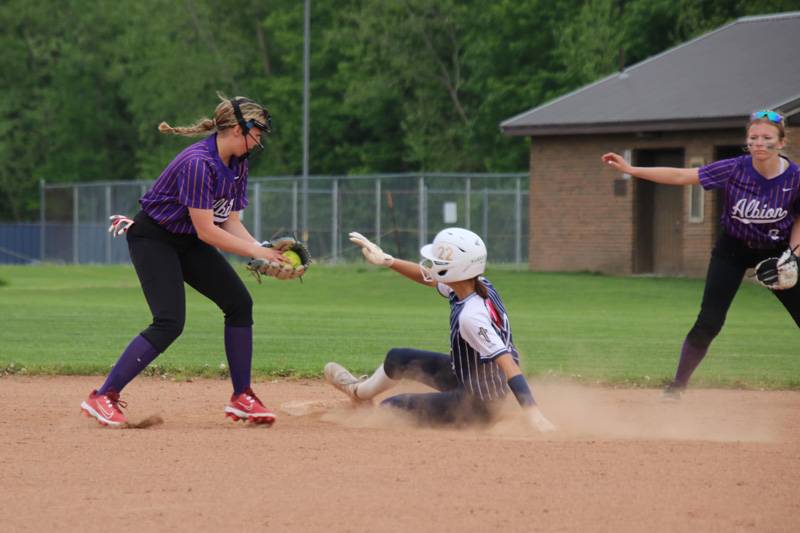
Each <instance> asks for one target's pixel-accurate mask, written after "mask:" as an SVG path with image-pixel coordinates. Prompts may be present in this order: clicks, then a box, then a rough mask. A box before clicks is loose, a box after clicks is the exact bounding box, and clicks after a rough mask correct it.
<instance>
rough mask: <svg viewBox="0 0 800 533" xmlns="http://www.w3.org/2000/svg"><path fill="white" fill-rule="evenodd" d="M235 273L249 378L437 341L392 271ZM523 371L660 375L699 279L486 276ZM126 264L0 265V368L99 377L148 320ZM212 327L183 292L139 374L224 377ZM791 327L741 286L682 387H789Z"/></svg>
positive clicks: (377, 356) (794, 369)
mask: <svg viewBox="0 0 800 533" xmlns="http://www.w3.org/2000/svg"><path fill="white" fill-rule="evenodd" d="M243 276H245V278H244V279H245V283H246V284H247V285H248V287H249V289H250V291H251V294H252V295H253V299H254V300H255V327H254V333H255V339H254V346H255V354H254V361H253V368H254V373H255V374H256V375H257V376H260V377H264V376H318V375H320V373H321V370H322V367H323V365H324V364H325V362H327V361H329V360H336V361H339V362H341V363H343V364H345V365H346V366H349V367H351V368H352V369H353V370H354V371H357V372H368V371H371V370H373V369H374V368H375V366H376V365H378V364H379V363H380V362H381V360H382V358H383V355H384V354H385V352H386V350H387V349H388V348H390V347H393V346H410V347H417V348H422V349H429V350H436V351H444V352H446V351H447V350H448V314H449V307H448V305H447V302H446V300H444V299H443V298H440V297H438V296H437V295H436V293H435V291H433V290H428V289H426V288H425V287H423V286H421V285H416V284H414V283H411V282H409V281H407V280H405V279H404V278H401V277H400V276H398V275H397V274H395V273H393V272H390V271H387V270H383V269H375V268H372V267H363V266H354V265H346V266H324V265H315V266H314V268H313V269H312V270H311V271H310V272H309V274H308V275H306V277H305V280H304V283H299V282H278V281H275V280H271V279H267V280H266V281H265V282H264V284H263V285H261V286H259V285H257V284H256V282H255V280H253V279H252V278H250V277H246V275H245V274H244V273H243ZM488 276H489V277H490V278H491V279H492V281H493V282H494V283H495V285H496V286H497V287H498V289H499V290H500V291H501V294H502V295H503V297H504V300H505V303H506V306H507V308H508V311H509V315H510V318H511V324H512V326H513V330H514V338H515V341H516V343H517V345H518V346H519V348H520V350H521V352H522V357H523V367H524V370H525V371H526V373H528V374H529V375H534V376H535V375H548V374H553V375H556V376H562V377H568V378H571V379H575V380H579V381H588V382H602V383H611V384H625V385H631V386H634V385H636V386H659V385H661V384H662V383H664V382H665V381H666V380H668V379H669V378H671V376H672V374H673V372H674V369H675V364H676V362H677V357H678V350H679V348H680V345H681V342H682V341H683V338H684V336H685V334H686V332H687V331H688V329H689V327H690V326H691V324H692V322H693V320H694V318H695V316H696V315H697V311H698V308H699V302H700V297H701V294H702V289H703V283H702V281H701V280H689V279H662V278H621V277H609V276H599V275H592V274H541V273H530V272H520V271H513V270H507V269H503V268H495V269H494V270H490V271H489V272H488ZM149 318H150V316H149V311H148V309H147V306H146V304H145V301H144V297H143V296H142V293H141V290H140V288H139V285H138V281H137V279H136V275H135V273H134V271H133V269H132V268H131V267H127V266H113V267H105V266H54V265H45V266H27V267H15V266H3V267H0V321H2V325H1V326H0V372H5V373H28V374H34V373H47V374H52V373H58V374H104V373H106V372H107V371H108V369H109V368H110V366H111V365H112V364H113V363H114V361H115V360H116V358H117V356H118V355H119V353H120V352H121V350H122V349H123V348H124V347H125V345H126V344H127V342H128V341H129V340H130V338H131V337H132V336H133V335H135V334H136V333H137V332H139V331H141V330H142V329H144V327H146V325H147V324H148V323H149ZM222 332H223V322H222V316H221V313H220V311H219V310H218V309H217V308H216V306H214V304H212V303H211V302H209V301H208V300H206V299H205V298H203V297H202V296H200V295H199V294H197V293H196V292H194V291H193V290H192V289H187V323H186V328H185V331H184V334H183V335H182V336H181V338H179V339H178V341H177V342H176V343H175V344H174V345H173V346H172V347H170V349H169V350H168V351H167V352H166V353H165V354H163V355H161V356H160V357H159V358H158V359H157V360H156V361H155V364H154V366H153V368H152V369H150V371H151V372H154V373H157V374H162V375H163V374H166V375H171V376H178V377H183V376H193V375H206V376H213V375H224V374H225V371H224V370H223V369H221V368H220V365H221V363H224V362H225V354H224V348H223V336H222ZM797 340H798V329H797V327H796V326H795V324H794V322H793V321H792V320H791V318H790V317H789V315H788V313H786V311H785V310H784V309H783V307H782V306H781V305H780V303H779V302H778V301H777V300H776V299H775V298H774V297H773V296H772V295H771V294H770V293H769V292H768V291H766V290H764V289H763V288H760V287H757V286H755V285H753V284H750V283H745V284H744V286H743V287H742V289H741V290H740V291H739V294H738V295H737V297H736V300H735V301H734V304H733V307H732V309H731V311H730V313H729V316H728V322H727V325H726V327H725V329H724V330H723V332H722V333H721V334H720V336H719V337H718V338H717V340H716V341H715V342H714V344H713V345H712V347H711V350H710V352H709V355H708V357H707V358H706V360H705V361H704V363H703V365H701V367H700V369H699V370H698V371H697V373H696V374H695V379H694V383H695V384H696V385H706V386H728V387H730V386H739V387H765V388H787V389H788V388H793V389H797V388H800V356H798V349H797Z"/></svg>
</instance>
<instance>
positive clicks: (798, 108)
mask: <svg viewBox="0 0 800 533" xmlns="http://www.w3.org/2000/svg"><path fill="white" fill-rule="evenodd" d="M765 108H768V109H776V110H780V111H782V112H783V113H784V114H786V115H787V116H791V115H794V114H796V113H798V112H800V11H797V12H792V13H783V14H779V15H768V16H759V17H745V18H741V19H738V20H737V21H735V22H732V23H730V24H728V25H726V26H722V27H721V28H718V29H717V30H714V31H712V32H710V33H707V34H705V35H702V36H700V37H698V38H696V39H693V40H691V41H689V42H686V43H684V44H682V45H680V46H677V47H675V48H672V49H670V50H667V51H666V52H663V53H661V54H659V55H656V56H653V57H651V58H649V59H646V60H645V61H642V62H641V63H637V64H635V65H632V66H630V67H628V68H626V69H625V70H624V71H622V72H617V73H614V74H612V75H611V76H608V77H607V78H604V79H602V80H600V81H598V82H595V83H593V84H591V85H587V86H585V87H582V88H581V89H578V90H577V91H574V92H572V93H569V94H567V95H564V96H562V97H560V98H557V99H556V100H553V101H551V102H548V103H546V104H544V105H541V106H539V107H536V108H533V109H531V110H529V111H526V112H524V113H522V114H519V115H517V116H515V117H512V118H509V119H507V120H505V121H503V122H502V123H501V124H500V129H501V130H502V131H503V132H504V133H505V134H507V135H533V136H542V135H561V134H575V133H608V132H630V131H654V130H670V129H672V130H674V129H705V128H728V127H739V126H741V125H742V123H743V121H744V120H746V118H747V116H748V114H749V113H750V112H751V111H755V110H758V109H765ZM798 118H800V115H798ZM792 122H793V121H792Z"/></svg>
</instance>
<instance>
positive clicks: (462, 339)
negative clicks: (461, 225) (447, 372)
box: [437, 277, 519, 400]
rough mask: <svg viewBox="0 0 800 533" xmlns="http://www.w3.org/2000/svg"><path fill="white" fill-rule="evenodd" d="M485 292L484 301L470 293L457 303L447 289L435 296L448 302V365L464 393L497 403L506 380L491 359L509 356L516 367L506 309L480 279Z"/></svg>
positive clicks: (439, 288) (483, 279)
mask: <svg viewBox="0 0 800 533" xmlns="http://www.w3.org/2000/svg"><path fill="white" fill-rule="evenodd" d="M480 279H481V281H482V282H483V284H484V285H485V286H486V288H487V289H488V292H489V296H488V298H486V299H485V300H484V299H483V298H481V297H480V296H478V295H477V294H476V293H472V294H470V295H469V296H467V297H466V298H465V299H464V300H459V299H458V298H457V297H456V294H455V293H454V292H453V289H451V288H450V287H449V286H447V285H445V284H444V283H439V284H438V286H437V289H438V290H439V293H440V294H441V295H442V296H444V297H446V298H448V299H449V300H450V364H451V365H452V367H453V372H454V373H455V375H456V379H458V382H459V383H460V384H461V385H462V386H463V387H464V389H465V390H466V391H467V392H468V393H470V394H473V395H475V396H478V397H479V398H480V399H481V400H497V399H500V398H503V397H504V396H505V395H506V393H507V392H508V386H507V384H506V376H505V374H504V373H503V371H502V370H500V367H499V366H497V363H496V362H495V358H497V356H499V355H502V354H504V353H510V354H511V356H512V357H513V358H514V361H515V362H516V363H517V364H519V352H517V348H516V347H515V346H514V342H513V338H512V336H511V324H510V323H509V321H508V315H507V314H506V308H505V306H504V305H503V301H502V300H501V299H500V295H499V294H497V291H496V290H495V288H494V286H493V285H492V284H491V283H490V282H489V280H487V279H486V278H484V277H481V278H480Z"/></svg>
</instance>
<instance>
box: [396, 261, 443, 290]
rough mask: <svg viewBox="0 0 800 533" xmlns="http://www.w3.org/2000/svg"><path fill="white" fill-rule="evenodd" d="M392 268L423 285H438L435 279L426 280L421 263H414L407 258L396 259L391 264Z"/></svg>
mask: <svg viewBox="0 0 800 533" xmlns="http://www.w3.org/2000/svg"><path fill="white" fill-rule="evenodd" d="M389 268H391V269H392V270H394V271H395V272H397V273H398V274H401V275H403V276H405V277H407V278H408V279H410V280H411V281H416V282H417V283H420V284H422V285H427V286H428V287H434V286H436V282H435V281H425V279H423V277H422V273H421V272H420V271H419V264H417V263H412V262H411V261H406V260H405V259H395V260H394V263H392V266H390V267H389Z"/></svg>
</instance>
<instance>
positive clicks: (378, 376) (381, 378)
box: [353, 365, 398, 400]
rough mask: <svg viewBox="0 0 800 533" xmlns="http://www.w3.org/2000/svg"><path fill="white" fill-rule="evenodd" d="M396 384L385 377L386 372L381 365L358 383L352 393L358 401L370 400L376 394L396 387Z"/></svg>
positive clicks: (393, 380)
mask: <svg viewBox="0 0 800 533" xmlns="http://www.w3.org/2000/svg"><path fill="white" fill-rule="evenodd" d="M397 382H398V380H396V379H392V378H390V377H389V376H387V375H386V371H385V370H384V369H383V365H381V366H379V367H378V369H377V370H376V371H375V372H373V373H372V375H371V376H370V377H368V378H367V379H366V380H365V381H363V382H361V383H359V384H358V386H357V387H356V389H355V390H354V391H353V392H354V394H355V396H356V398H358V399H359V400H371V399H372V398H374V397H375V396H377V395H378V394H380V393H382V392H384V391H387V390H389V389H391V388H392V387H394V386H395V385H397Z"/></svg>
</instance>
